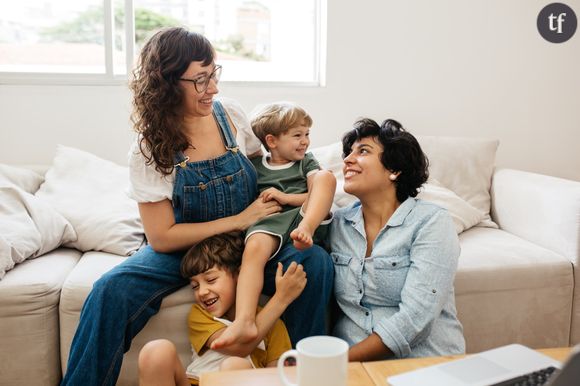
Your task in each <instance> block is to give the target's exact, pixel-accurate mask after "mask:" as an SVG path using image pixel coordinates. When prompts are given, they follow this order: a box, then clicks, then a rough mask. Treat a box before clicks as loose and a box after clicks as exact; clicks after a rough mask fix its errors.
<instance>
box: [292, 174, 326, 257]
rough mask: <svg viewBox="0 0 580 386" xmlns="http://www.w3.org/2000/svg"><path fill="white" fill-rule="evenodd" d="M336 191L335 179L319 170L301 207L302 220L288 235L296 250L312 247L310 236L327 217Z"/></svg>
mask: <svg viewBox="0 0 580 386" xmlns="http://www.w3.org/2000/svg"><path fill="white" fill-rule="evenodd" d="M335 190H336V178H335V177H334V174H332V172H331V171H329V170H319V171H318V172H316V174H315V175H314V177H313V180H312V187H311V189H310V192H309V194H308V199H307V200H306V202H304V205H302V210H303V211H304V218H303V219H302V221H300V224H298V226H297V227H296V229H294V230H293V231H292V232H291V233H290V238H291V239H292V240H294V247H296V249H306V248H310V247H311V246H312V243H313V241H312V235H313V234H314V231H316V228H318V226H319V225H320V223H321V222H322V221H323V220H324V219H325V218H326V217H327V216H328V213H329V212H330V208H331V206H332V199H333V198H334V191H335Z"/></svg>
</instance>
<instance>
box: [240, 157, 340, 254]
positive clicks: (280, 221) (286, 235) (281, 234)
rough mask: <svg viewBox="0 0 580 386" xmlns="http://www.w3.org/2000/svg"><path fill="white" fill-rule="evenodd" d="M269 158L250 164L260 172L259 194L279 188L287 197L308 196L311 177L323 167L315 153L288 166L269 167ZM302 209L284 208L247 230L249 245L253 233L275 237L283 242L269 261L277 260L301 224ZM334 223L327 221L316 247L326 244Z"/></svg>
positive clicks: (324, 223)
mask: <svg viewBox="0 0 580 386" xmlns="http://www.w3.org/2000/svg"><path fill="white" fill-rule="evenodd" d="M266 157H267V156H263V157H256V158H252V159H251V160H250V161H252V164H254V167H255V168H256V171H257V172H258V190H259V191H260V193H261V192H262V191H264V190H266V189H268V188H276V189H278V190H279V191H281V192H284V193H287V194H300V193H306V192H308V184H307V179H308V176H309V175H310V174H312V173H314V172H316V171H318V170H320V165H319V164H318V161H316V159H315V158H314V156H313V155H312V153H306V155H305V156H304V159H302V160H300V161H294V162H289V163H287V164H285V165H270V164H268V161H267V158H266ZM301 209H302V208H301V207H294V206H290V205H285V206H284V207H283V208H282V212H281V213H277V214H273V215H271V216H268V217H266V218H264V219H262V220H260V221H258V222H256V223H255V224H254V225H252V226H251V227H250V228H248V230H247V231H246V241H247V240H248V237H250V235H251V234H253V233H267V234H269V235H272V236H276V237H278V238H279V239H280V245H279V246H278V249H277V250H276V251H275V252H274V254H272V256H271V257H270V258H272V257H274V256H276V254H277V253H278V251H279V250H280V248H282V246H283V245H284V244H286V243H287V242H289V241H292V239H291V238H290V233H291V232H292V231H293V230H294V229H295V228H296V227H297V226H298V224H299V223H300V221H302V214H301V213H300V212H301ZM331 220H332V218H330V219H328V220H324V221H323V222H322V223H321V224H320V226H319V227H318V228H317V229H316V232H315V233H314V235H313V237H312V239H313V241H314V243H315V244H324V241H325V239H326V235H327V233H328V226H329V225H330V221H331Z"/></svg>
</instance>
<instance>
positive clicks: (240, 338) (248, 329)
mask: <svg viewBox="0 0 580 386" xmlns="http://www.w3.org/2000/svg"><path fill="white" fill-rule="evenodd" d="M257 336H258V327H256V323H254V322H253V321H251V320H248V321H242V320H235V321H234V322H233V323H232V324H231V325H230V326H228V327H226V329H225V331H224V333H223V334H221V335H220V336H219V337H218V338H217V339H216V340H214V341H213V342H212V344H211V349H212V350H216V349H220V348H224V347H227V346H231V345H232V344H235V343H248V342H250V341H252V340H254V339H256V337H257Z"/></svg>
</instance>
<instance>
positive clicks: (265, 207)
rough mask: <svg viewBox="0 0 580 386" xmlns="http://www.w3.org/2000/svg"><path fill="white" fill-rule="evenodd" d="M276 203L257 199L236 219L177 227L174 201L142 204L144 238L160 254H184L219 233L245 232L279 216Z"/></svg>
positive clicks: (140, 206) (230, 218)
mask: <svg viewBox="0 0 580 386" xmlns="http://www.w3.org/2000/svg"><path fill="white" fill-rule="evenodd" d="M280 210H282V208H281V207H280V205H279V204H278V203H277V202H276V201H270V202H264V201H263V200H262V199H257V200H255V201H254V202H253V203H251V204H250V205H249V206H248V207H247V208H246V209H244V210H243V211H242V212H240V213H239V214H237V215H234V216H230V217H224V218H220V219H217V220H214V221H208V222H202V223H181V224H177V223H175V216H174V214H173V207H172V205H171V201H169V200H167V199H166V200H163V201H159V202H148V203H139V213H140V215H141V220H142V222H143V228H144V229H145V235H147V240H148V241H149V244H150V245H151V247H152V248H153V249H154V250H155V251H157V252H161V253H170V252H175V251H179V250H183V249H186V248H189V247H191V246H192V245H194V244H196V243H198V242H200V241H202V240H204V239H206V238H208V237H211V236H215V235H217V234H220V233H225V232H232V231H242V230H246V229H247V228H248V227H249V226H250V225H252V224H253V223H255V222H256V221H258V220H260V219H262V218H264V217H266V216H268V215H270V214H273V213H277V212H279V211H280Z"/></svg>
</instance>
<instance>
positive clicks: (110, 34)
mask: <svg viewBox="0 0 580 386" xmlns="http://www.w3.org/2000/svg"><path fill="white" fill-rule="evenodd" d="M324 8H325V0H293V1H280V0H59V1H54V0H19V1H16V2H1V3H0V82H2V83H6V82H24V83H30V82H43V81H45V82H46V81H48V82H57V83H59V82H64V83H71V82H72V83H91V82H94V83H102V82H105V83H106V82H119V81H125V80H126V78H127V71H130V69H131V67H132V63H133V62H134V60H135V57H136V55H138V52H139V49H140V47H141V46H142V44H143V43H144V41H146V39H147V38H148V36H150V34H151V33H152V32H153V31H155V30H157V29H158V28H161V27H164V26H178V25H182V26H185V27H187V28H189V29H190V30H193V31H197V32H200V33H202V34H204V35H205V36H206V37H207V38H208V39H209V40H210V41H211V42H212V43H213V45H214V47H215V48H216V51H217V53H218V54H217V61H218V62H219V63H220V64H221V65H222V66H223V67H224V73H223V76H222V79H223V80H224V81H234V82H236V81H240V82H248V81H253V82H283V83H300V84H304V83H307V84H319V83H321V82H322V77H321V68H322V66H321V64H322V63H323V56H322V55H323V53H324V49H323V43H324V39H323V36H324V35H323V32H324V29H325V25H324V12H325V9H324ZM133 31H134V32H133Z"/></svg>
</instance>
